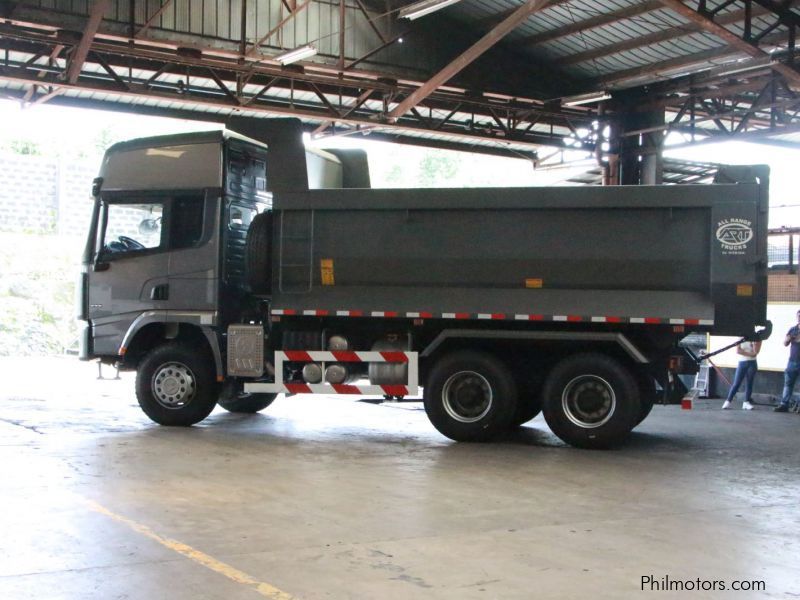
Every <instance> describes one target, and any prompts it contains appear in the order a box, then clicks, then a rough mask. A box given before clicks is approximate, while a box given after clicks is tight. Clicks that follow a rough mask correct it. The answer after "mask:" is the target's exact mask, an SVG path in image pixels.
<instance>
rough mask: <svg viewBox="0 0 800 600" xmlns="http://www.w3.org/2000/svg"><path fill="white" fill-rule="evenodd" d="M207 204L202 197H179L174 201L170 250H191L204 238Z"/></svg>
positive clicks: (171, 215)
mask: <svg viewBox="0 0 800 600" xmlns="http://www.w3.org/2000/svg"><path fill="white" fill-rule="evenodd" d="M204 209H205V203H204V202H203V198H202V197H198V196H178V197H177V198H175V199H174V200H173V201H172V210H171V213H170V227H169V229H170V231H169V240H170V241H169V245H170V248H173V249H178V248H191V247H192V246H196V245H197V244H198V243H199V242H200V240H201V239H202V238H203V212H204Z"/></svg>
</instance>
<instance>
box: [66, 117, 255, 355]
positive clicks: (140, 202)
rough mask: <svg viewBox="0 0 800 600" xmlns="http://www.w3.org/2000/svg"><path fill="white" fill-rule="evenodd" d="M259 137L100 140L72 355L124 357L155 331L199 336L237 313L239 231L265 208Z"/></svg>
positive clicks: (240, 300) (241, 281)
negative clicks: (105, 146)
mask: <svg viewBox="0 0 800 600" xmlns="http://www.w3.org/2000/svg"><path fill="white" fill-rule="evenodd" d="M266 161H267V148H266V146H265V145H264V144H259V143H257V142H254V141H252V140H248V139H246V138H244V137H242V136H238V135H236V134H233V133H231V132H221V131H214V132H202V133H193V134H183V135H174V136H163V137H157V138H148V139H141V140H134V141H131V142H124V143H120V144H116V145H114V146H112V147H111V148H109V150H108V151H107V153H106V155H105V157H104V159H103V163H102V167H101V171H100V175H99V177H98V178H97V179H96V180H95V182H94V188H93V192H94V211H93V218H92V224H91V228H90V232H89V236H88V239H87V243H86V248H85V250H84V255H83V261H82V262H83V268H82V273H81V282H80V286H79V301H78V304H79V311H80V314H79V317H80V320H81V322H82V323H83V328H82V335H81V336H80V339H81V348H80V357H81V358H82V359H84V360H89V359H93V358H96V359H100V360H101V361H103V362H109V363H121V366H123V367H125V366H128V365H135V364H136V363H137V362H138V360H139V359H140V358H141V356H142V355H143V354H144V353H146V352H147V351H148V350H149V349H150V348H151V347H152V345H153V344H154V343H156V341H157V340H163V339H169V340H186V341H190V342H191V343H194V344H206V345H208V347H209V351H210V352H211V353H212V354H213V355H215V356H217V359H216V361H215V362H216V363H217V366H218V367H219V366H220V364H219V362H220V361H219V358H218V356H219V339H218V336H217V335H216V331H218V330H219V328H220V327H224V325H225V323H226V320H228V319H229V318H230V315H231V314H236V315H237V318H239V316H241V314H242V312H243V311H245V312H246V307H245V306H244V305H243V304H244V303H245V302H246V292H247V286H246V284H245V273H244V269H245V254H244V253H245V238H246V235H247V229H248V227H249V225H250V223H251V221H252V220H253V217H254V216H255V215H256V214H258V213H259V212H263V211H264V210H266V209H268V208H269V206H270V203H271V194H270V193H269V192H268V191H267V182H266Z"/></svg>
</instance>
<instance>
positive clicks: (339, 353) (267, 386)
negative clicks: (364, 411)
mask: <svg viewBox="0 0 800 600" xmlns="http://www.w3.org/2000/svg"><path fill="white" fill-rule="evenodd" d="M418 360H419V354H418V353H417V352H372V351H370V352H354V351H351V350H332V351H306V350H285V351H279V352H275V383H245V384H244V391H245V392H248V393H255V394H258V393H264V394H360V395H363V396H415V395H417V394H418V393H419V363H418ZM285 362H320V363H326V362H327V363H405V364H407V365H408V369H407V371H408V381H407V382H406V384H405V385H352V384H348V383H313V384H312V383H285V382H284V381H283V364H284V363H285Z"/></svg>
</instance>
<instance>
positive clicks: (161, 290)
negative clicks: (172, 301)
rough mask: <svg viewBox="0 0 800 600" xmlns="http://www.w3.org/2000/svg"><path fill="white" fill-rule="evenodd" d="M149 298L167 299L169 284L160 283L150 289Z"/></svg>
mask: <svg viewBox="0 0 800 600" xmlns="http://www.w3.org/2000/svg"><path fill="white" fill-rule="evenodd" d="M150 300H169V284H168V283H161V284H159V285H155V286H153V289H152V290H150Z"/></svg>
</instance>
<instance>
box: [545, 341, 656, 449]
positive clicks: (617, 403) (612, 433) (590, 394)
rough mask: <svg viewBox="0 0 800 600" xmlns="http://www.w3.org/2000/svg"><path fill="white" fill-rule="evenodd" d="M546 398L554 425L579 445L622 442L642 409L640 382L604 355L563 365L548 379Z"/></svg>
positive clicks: (580, 356) (578, 357) (569, 360)
mask: <svg viewBox="0 0 800 600" xmlns="http://www.w3.org/2000/svg"><path fill="white" fill-rule="evenodd" d="M543 399H544V406H543V412H544V418H545V420H546V421H547V424H548V426H549V427H550V429H552V430H553V433H555V434H556V435H557V436H558V437H560V438H561V439H562V440H564V441H565V442H567V443H568V444H570V445H572V446H576V447H579V448H609V447H611V446H615V445H617V444H619V443H621V442H622V441H623V440H625V438H626V437H627V436H628V434H629V433H630V432H631V430H632V429H633V428H634V426H635V425H636V422H637V419H638V417H639V414H640V410H641V406H640V401H639V387H638V386H637V385H636V380H635V379H634V378H633V376H632V375H631V373H630V372H629V371H628V370H627V369H626V368H625V367H624V366H622V365H621V364H620V363H619V362H617V361H616V360H614V359H613V358H611V357H608V356H605V355H603V354H590V353H587V354H576V355H573V356H570V357H567V358H565V359H564V360H562V361H561V362H560V363H558V364H557V365H556V366H555V367H554V368H553V370H552V371H551V372H550V375H549V376H548V377H547V381H546V382H545V386H544V392H543Z"/></svg>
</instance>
